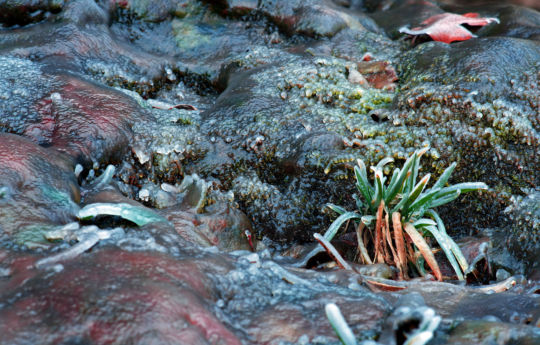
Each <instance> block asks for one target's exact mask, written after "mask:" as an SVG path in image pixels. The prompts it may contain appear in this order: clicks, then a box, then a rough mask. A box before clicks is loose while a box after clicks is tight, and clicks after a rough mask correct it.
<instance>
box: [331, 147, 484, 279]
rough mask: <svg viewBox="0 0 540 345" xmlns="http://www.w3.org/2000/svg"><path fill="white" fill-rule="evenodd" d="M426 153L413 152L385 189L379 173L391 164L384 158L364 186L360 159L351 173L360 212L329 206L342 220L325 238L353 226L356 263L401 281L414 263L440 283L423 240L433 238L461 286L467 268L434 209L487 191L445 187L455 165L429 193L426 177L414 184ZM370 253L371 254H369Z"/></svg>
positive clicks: (480, 186) (474, 184)
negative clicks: (391, 270) (380, 268)
mask: <svg viewBox="0 0 540 345" xmlns="http://www.w3.org/2000/svg"><path fill="white" fill-rule="evenodd" d="M427 150H428V148H424V149H421V150H418V151H416V152H414V153H413V154H412V155H411V156H410V157H409V158H408V159H407V160H406V162H405V163H404V165H403V167H402V168H401V169H399V168H396V169H395V170H394V171H393V173H392V175H391V178H390V181H389V182H388V184H387V185H385V182H386V180H387V177H386V176H385V175H384V173H383V168H384V166H385V165H386V164H388V163H391V162H393V159H392V158H384V159H382V160H381V161H380V162H379V163H378V164H377V165H376V166H372V167H371V170H372V171H373V173H374V179H373V183H370V182H369V181H368V175H367V172H366V166H365V164H364V162H363V161H362V160H361V159H359V160H358V165H357V166H355V168H354V173H355V176H356V188H357V189H358V192H359V193H360V196H358V195H353V197H354V199H355V200H356V206H357V209H358V210H357V211H347V210H345V209H344V208H343V207H340V206H336V205H333V204H328V205H327V206H328V207H329V208H330V209H332V210H334V211H335V212H337V213H339V214H340V216H339V217H338V218H337V219H336V220H335V221H334V222H333V223H332V225H331V226H330V227H329V228H328V230H327V231H326V233H325V234H324V238H325V239H326V240H328V241H330V240H331V239H332V238H333V237H334V236H335V235H336V233H337V232H338V230H339V229H340V228H341V226H342V225H343V224H349V223H350V221H353V223H354V224H355V228H356V234H357V240H358V252H359V255H358V256H359V261H360V262H363V263H367V264H372V263H387V264H390V265H395V266H396V267H397V269H398V270H399V278H400V279H408V263H412V264H413V267H416V269H417V270H418V272H419V273H420V274H422V275H424V274H425V268H424V264H425V263H427V264H428V266H429V267H430V268H431V270H432V271H433V274H434V275H435V277H436V278H437V279H438V280H439V281H440V280H442V274H441V271H440V269H439V265H438V263H437V261H436V260H435V257H434V255H433V251H432V249H431V247H430V245H429V244H428V241H429V239H428V241H426V238H428V237H433V238H434V239H435V240H436V241H437V243H438V244H439V246H440V247H441V249H442V250H443V252H444V254H445V255H446V257H447V258H448V261H449V262H450V264H451V265H452V267H453V269H454V271H455V272H456V275H457V277H458V279H460V280H463V279H464V272H465V271H466V270H467V268H468V264H467V261H466V259H465V257H464V256H463V254H462V253H461V250H460V249H459V247H458V245H457V244H456V243H455V242H454V240H452V238H451V237H450V236H449V235H448V234H447V232H446V229H445V227H444V224H443V221H442V220H441V218H440V217H439V215H438V213H437V212H436V211H435V210H434V208H436V207H438V206H441V205H444V204H446V203H449V202H450V201H453V200H455V199H456V198H457V197H459V195H460V194H461V193H465V192H470V191H474V190H480V189H487V185H486V184H485V183H482V182H466V183H459V184H456V185H452V186H447V182H448V179H449V178H450V175H451V174H452V172H453V171H454V168H455V167H456V163H455V162H454V163H452V164H451V165H450V166H449V167H448V168H447V169H446V170H445V171H444V172H443V173H442V174H441V176H440V177H439V179H438V180H437V181H436V182H435V183H434V184H433V186H432V187H431V188H426V186H427V184H428V182H429V179H430V177H431V175H430V174H427V175H425V176H424V177H422V178H421V179H420V181H418V182H417V179H418V174H419V170H420V163H419V161H420V158H421V157H422V155H423V154H424V153H425V152H427ZM368 248H370V249H371V250H370V251H368Z"/></svg>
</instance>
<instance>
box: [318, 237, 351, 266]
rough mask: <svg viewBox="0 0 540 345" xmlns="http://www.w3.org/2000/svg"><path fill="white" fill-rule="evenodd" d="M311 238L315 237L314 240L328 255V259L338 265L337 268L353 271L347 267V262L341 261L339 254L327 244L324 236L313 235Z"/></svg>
mask: <svg viewBox="0 0 540 345" xmlns="http://www.w3.org/2000/svg"><path fill="white" fill-rule="evenodd" d="M313 237H315V239H316V240H317V241H318V242H319V243H320V244H321V246H323V248H324V249H325V250H326V252H327V253H328V255H330V257H331V258H332V259H334V261H335V262H336V263H337V264H338V266H339V267H341V268H343V269H344V270H350V271H354V270H353V268H352V267H351V265H349V264H348V263H347V261H345V259H343V257H342V256H341V254H339V252H338V251H337V250H336V248H335V247H334V246H333V245H332V244H331V243H330V242H328V240H327V239H326V238H324V236H322V235H321V234H317V233H315V234H313Z"/></svg>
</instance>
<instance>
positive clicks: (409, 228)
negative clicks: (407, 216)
mask: <svg viewBox="0 0 540 345" xmlns="http://www.w3.org/2000/svg"><path fill="white" fill-rule="evenodd" d="M405 232H407V234H408V235H409V237H410V238H411V240H412V241H413V242H414V244H415V245H416V247H417V248H418V249H419V250H420V253H422V256H423V257H424V259H425V260H426V262H427V264H428V266H429V267H430V268H431V270H432V271H433V274H434V275H435V277H436V278H437V280H438V281H442V274H441V270H440V269H439V264H437V260H435V256H434V255H433V252H432V251H431V248H430V247H429V245H428V244H427V242H426V240H424V238H423V237H422V235H420V233H419V232H418V231H417V230H416V228H415V227H414V226H413V225H412V224H411V223H405Z"/></svg>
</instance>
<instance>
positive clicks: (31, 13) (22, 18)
mask: <svg viewBox="0 0 540 345" xmlns="http://www.w3.org/2000/svg"><path fill="white" fill-rule="evenodd" d="M63 6H64V0H58V1H50V0H26V1H25V0H6V1H2V2H1V3H0V24H2V25H3V26H5V27H20V26H25V25H28V24H33V23H37V22H39V21H41V20H43V19H46V18H48V17H50V16H51V15H52V14H55V13H58V12H60V11H61V10H62V7H63Z"/></svg>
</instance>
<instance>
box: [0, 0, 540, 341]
mask: <svg viewBox="0 0 540 345" xmlns="http://www.w3.org/2000/svg"><path fill="white" fill-rule="evenodd" d="M445 11H450V12H455V13H461V14H462V13H466V12H477V13H479V14H480V15H481V16H486V17H495V18H497V19H498V20H499V23H495V22H494V23H491V24H489V25H487V26H484V27H482V28H476V31H475V32H474V33H475V34H476V35H477V36H478V37H476V38H473V39H471V40H467V41H463V42H455V43H452V44H446V43H442V42H433V41H431V40H430V39H429V37H417V38H414V39H412V38H411V37H407V35H403V34H400V33H399V29H400V28H401V27H403V26H408V27H414V26H417V25H419V24H420V23H421V22H422V21H424V20H425V19H427V18H429V17H431V16H433V15H436V14H441V13H444V12H445ZM0 24H1V25H2V26H1V27H0V71H1V73H0V175H1V176H2V179H1V181H0V334H2V336H1V337H0V344H34V343H50V344H53V343H85V344H86V343H88V344H103V343H112V344H125V343H133V344H337V343H338V338H337V336H336V334H335V333H334V331H333V330H332V327H331V325H330V323H329V322H328V320H327V318H326V316H325V314H324V307H325V305H326V304H327V303H330V302H333V303H336V304H337V305H338V306H339V307H340V308H341V311H342V312H343V314H344V316H345V319H346V320H347V322H348V323H349V324H350V325H351V328H352V330H353V332H354V334H355V335H356V336H357V338H358V339H359V340H374V341H377V342H378V343H380V344H401V343H403V341H404V339H405V338H406V337H407V336H408V334H410V333H409V331H410V329H408V328H407V325H409V326H410V325H411V324H413V325H416V324H418V323H419V322H420V321H421V320H422V317H425V316H422V315H428V314H429V313H428V314H422V313H421V311H422V312H425V311H426V310H428V311H429V310H433V311H434V313H435V314H436V315H439V316H440V317H441V318H442V321H441V324H440V325H439V328H438V329H437V331H436V332H435V333H434V334H433V335H434V338H435V339H434V340H433V343H450V344H465V343H470V342H471V341H472V342H474V343H479V344H489V343H493V342H497V343H501V344H514V343H531V344H533V343H537V342H538V341H540V332H539V331H538V327H539V326H540V323H539V322H540V321H539V320H540V314H539V313H538V310H540V299H539V297H538V296H539V295H538V293H539V285H538V284H539V281H540V280H539V278H538V272H540V266H539V261H538V258H539V256H540V241H539V239H538V234H539V232H538V224H540V223H539V222H540V215H539V207H538V205H539V204H540V201H539V200H538V198H539V193H538V186H539V182H540V180H539V174H538V171H540V158H539V157H540V154H539V152H540V147H539V146H540V145H539V144H540V137H539V134H538V131H539V124H540V115H539V103H538V102H539V98H540V91H539V90H538V85H539V83H538V82H539V78H540V75H539V73H540V72H539V70H540V69H539V67H540V44H539V41H538V38H539V32H540V31H539V30H540V14H539V13H538V12H537V11H536V10H534V9H533V8H527V7H520V6H518V5H508V4H476V3H475V4H474V5H470V7H465V6H464V5H463V3H462V2H456V1H445V2H443V3H436V2H432V1H363V2H361V1H337V0H336V1H330V0H311V1H250V0H245V1H232V0H230V1H229V0H220V1H195V0H161V1H142V0H128V1H92V0H75V1H69V2H63V1H0ZM471 30H472V28H471ZM426 146H429V147H430V150H429V151H428V153H427V154H426V156H427V158H425V160H424V161H423V162H424V163H423V164H424V166H423V168H422V173H427V172H431V173H432V174H433V175H434V176H438V175H440V174H441V173H442V171H443V169H444V168H445V167H447V166H448V165H449V164H450V163H451V162H454V161H455V162H457V163H458V164H457V167H456V170H455V173H454V175H453V177H452V180H451V181H450V182H452V183H458V182H463V181H484V182H486V183H487V184H488V185H489V187H490V189H489V190H487V191H483V192H482V193H478V194H475V195H470V196H469V195H468V196H467V197H464V198H461V199H460V201H459V202H454V203H452V204H449V205H445V207H444V208H443V207H441V209H440V214H441V216H442V217H443V219H444V221H445V224H446V225H447V228H448V231H449V232H450V233H451V235H453V236H460V235H469V236H470V237H469V240H468V241H462V242H460V243H461V246H462V248H463V251H464V252H465V253H466V255H467V258H468V260H469V261H470V262H473V263H474V265H475V269H476V270H475V271H474V272H473V273H471V274H472V275H473V276H476V277H473V278H474V279H473V280H474V282H475V283H477V284H478V283H485V284H487V283H491V284H494V285H490V287H483V286H464V285H460V284H451V283H435V282H430V281H425V280H420V281H416V280H413V281H410V282H394V283H391V282H392V281H390V280H384V279H383V278H381V277H378V278H377V275H375V277H374V278H373V279H379V280H375V282H376V283H377V284H374V283H373V281H372V282H371V283H369V282H366V280H365V279H366V278H365V277H363V276H359V275H358V274H356V273H352V272H347V271H344V270H337V269H335V268H329V266H328V265H327V266H325V267H326V268H325V269H321V270H317V271H316V270H308V269H304V268H293V267H292V266H290V265H289V264H291V263H294V262H297V261H298V260H299V258H296V259H293V258H290V257H282V256H281V255H282V254H284V253H285V249H287V248H289V247H291V246H292V245H293V244H304V243H306V242H308V243H307V245H308V246H309V242H312V241H313V236H312V235H313V233H322V232H324V231H325V230H326V229H327V227H328V225H329V224H330V221H331V220H333V216H332V215H329V214H328V213H326V212H324V211H323V208H324V205H325V204H326V203H327V202H333V203H335V204H338V205H343V206H344V207H345V208H347V209H352V208H353V207H354V205H355V201H354V199H353V197H352V193H353V192H352V190H353V189H354V183H353V181H354V173H353V166H354V165H355V164H356V159H358V158H361V159H363V160H364V161H365V162H366V165H368V166H369V165H371V164H375V163H376V162H377V161H379V160H380V159H382V158H384V157H387V156H390V157H393V158H394V159H395V160H396V163H395V164H396V166H399V164H400V162H402V161H404V160H405V159H406V158H407V157H408V156H409V155H410V153H412V152H413V151H414V150H416V149H418V148H420V147H426ZM113 166H114V167H113ZM389 167H390V168H393V166H392V165H389ZM385 173H386V172H385ZM349 237H350V236H349ZM349 237H347V234H346V235H343V237H341V238H340V239H339V241H338V242H339V243H338V244H339V246H338V247H339V248H341V247H344V246H346V245H347V243H351V241H350V239H349ZM295 260H296V261H295ZM447 266H448V265H447ZM386 268H388V267H386ZM444 269H445V268H444V266H443V270H444ZM446 269H447V270H448V267H447V268H446ZM367 270H368V271H369V269H367ZM391 275H392V271H391V270H390V272H386V273H385V276H384V278H386V277H388V276H391ZM519 275H524V276H519ZM471 279H472V278H471ZM396 284H397V285H396ZM388 290H392V291H393V292H389V291H388ZM503 290H504V291H505V292H499V291H503ZM506 290H507V291H506ZM494 291H497V293H494ZM413 328H414V327H413ZM471 339H472V340H471Z"/></svg>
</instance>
